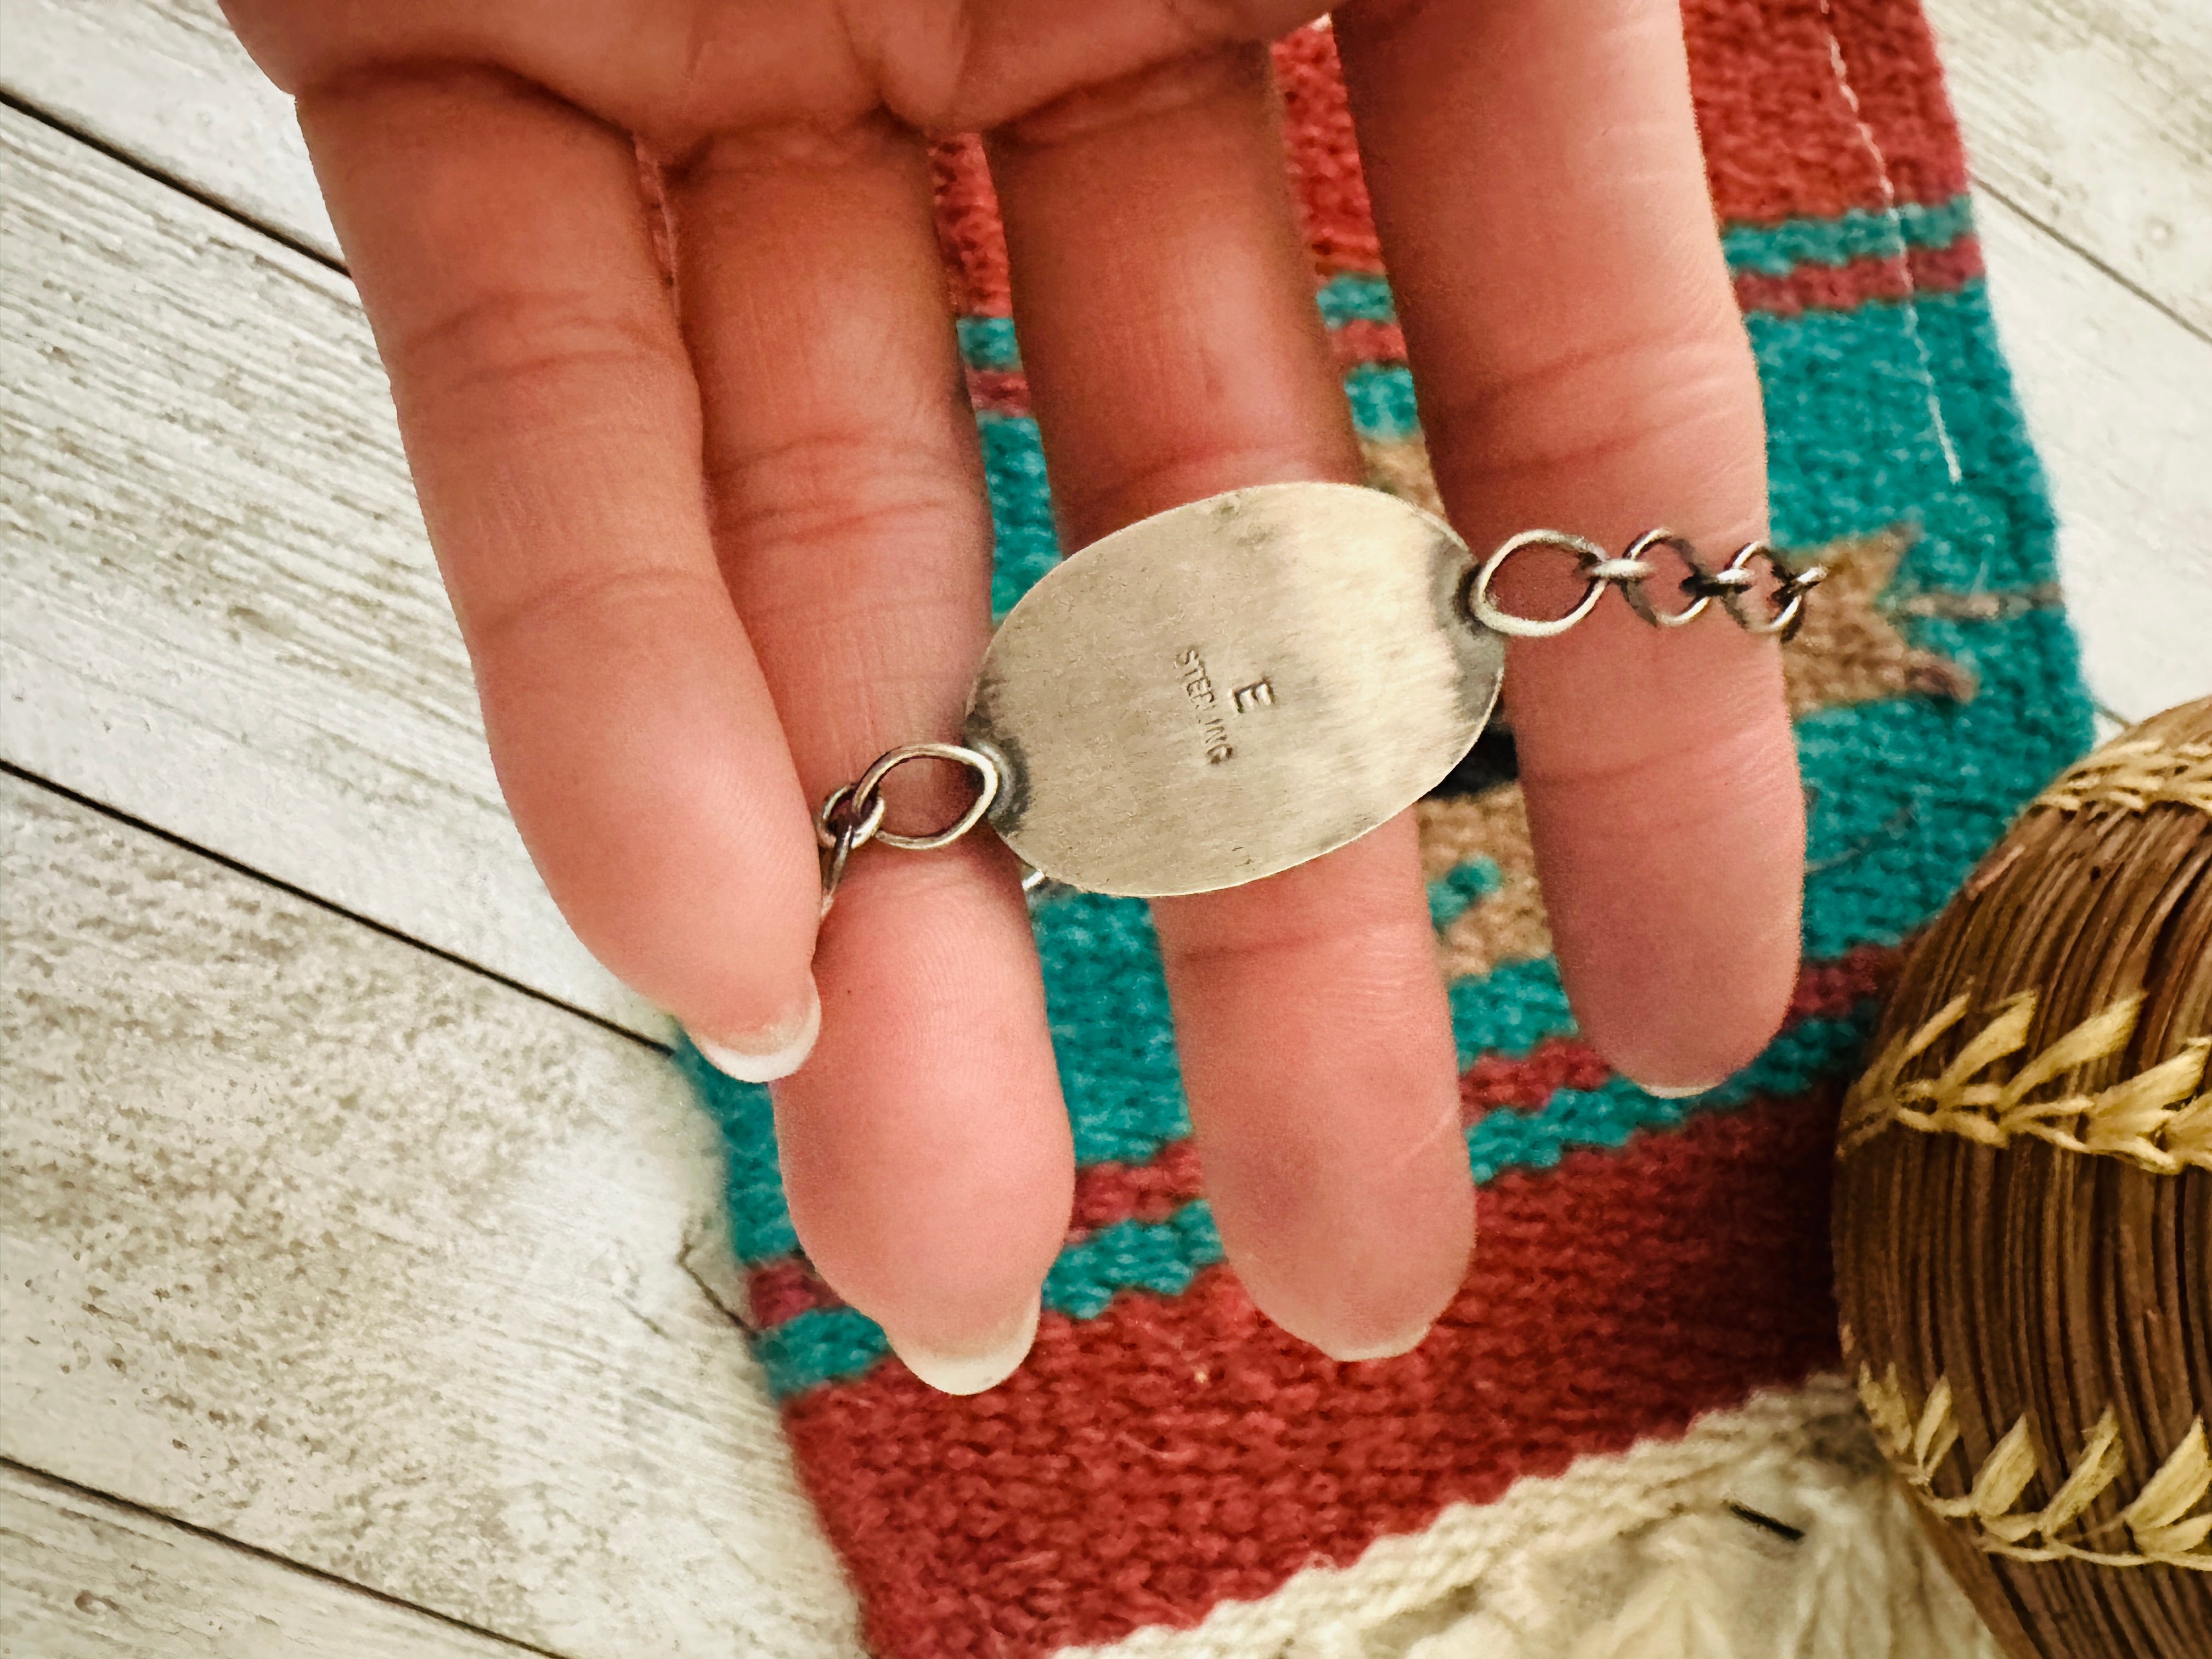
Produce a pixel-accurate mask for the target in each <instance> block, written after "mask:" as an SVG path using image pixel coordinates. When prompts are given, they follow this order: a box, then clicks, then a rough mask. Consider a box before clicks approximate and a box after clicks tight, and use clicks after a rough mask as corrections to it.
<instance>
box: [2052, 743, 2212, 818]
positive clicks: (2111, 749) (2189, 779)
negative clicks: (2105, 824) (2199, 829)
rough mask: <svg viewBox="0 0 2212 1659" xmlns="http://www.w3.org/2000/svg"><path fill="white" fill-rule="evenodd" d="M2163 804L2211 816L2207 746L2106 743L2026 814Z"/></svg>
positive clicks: (2210, 749)
mask: <svg viewBox="0 0 2212 1659" xmlns="http://www.w3.org/2000/svg"><path fill="white" fill-rule="evenodd" d="M2166 805H2172V806H2189V807H2194V808H2195V809H2196V810H2197V811H2199V812H2212V743H2183V744H2171V745H2169V744H2165V743H2163V742H2161V741H2160V740H2159V739H2158V738H2136V739H2135V740H2133V741H2122V742H2119V743H2108V744H2106V745H2105V746H2104V747H2103V748H2102V749H2100V750H2097V752H2096V753H2094V754H2093V755H2091V756H2090V757H2088V758H2087V759H2086V760H2084V761H2082V762H2081V763H2080V764H2078V765H2076V766H2075V767H2074V768H2073V769H2071V770H2070V771H2069V772H2068V773H2067V774H2066V775H2064V776H2063V777H2062V778H2060V779H2059V780H2058V781H2057V782H2056V783H2054V784H2052V785H2051V787H2050V788H2048V789H2046V790H2045V791H2044V792H2043V793H2041V794H2040V795H2038V796H2037V797H2036V798H2035V799H2034V800H2033V802H2032V803H2031V804H2030V805H2029V808H2028V810H2029V811H2039V810H2042V811H2055V812H2079V811H2082V810H2084V809H2085V808H2094V807H2099V806H2114V807H2118V808H2119V809H2120V810H2121V811H2124V812H2143V811H2149V810H2150V808H2152V807H2154V806H2166Z"/></svg>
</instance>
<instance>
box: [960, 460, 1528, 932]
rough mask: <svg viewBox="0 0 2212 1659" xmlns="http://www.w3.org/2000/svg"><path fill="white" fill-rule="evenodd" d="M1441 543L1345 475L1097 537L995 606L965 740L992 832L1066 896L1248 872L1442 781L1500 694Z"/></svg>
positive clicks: (1136, 890) (1451, 540)
mask: <svg viewBox="0 0 2212 1659" xmlns="http://www.w3.org/2000/svg"><path fill="white" fill-rule="evenodd" d="M1473 568H1474V561H1473V559H1472V558H1471V557H1470V556H1469V555H1468V550H1467V547H1466V544H1464V543H1462V541H1461V540H1460V539H1459V538H1458V537H1457V536H1455V535H1454V534H1453V533H1452V532H1451V530H1450V528H1449V526H1446V525H1444V524H1443V523H1442V522H1441V521H1439V520H1437V519H1434V518H1432V517H1431V516H1430V515H1429V514H1428V513H1424V512H1422V511H1420V509H1419V508H1418V507H1409V506H1407V504H1406V503H1405V502H1403V501H1399V500H1397V499H1395V497H1393V496H1389V495H1383V494H1381V493H1380V492H1378V491H1376V490H1371V489H1358V488H1356V487H1354V486H1352V485H1350V484H1318V483H1290V484H1264V485H1261V486H1258V487H1256V488H1254V489H1238V490H1232V491H1231V492H1230V493H1229V494H1227V495H1216V496H1213V497H1211V498H1210V499H1208V500H1206V501H1194V502H1192V503H1191V504H1190V505H1188V507H1176V508H1174V509H1172V510H1171V511H1170V512H1166V513H1159V514H1157V515H1156V516H1154V517H1152V518H1150V519H1146V520H1143V521H1142V522H1140V523H1138V524H1133V525H1131V526H1129V527H1128V528H1127V529H1126V530H1121V531H1117V532H1115V533H1114V534H1113V535H1111V536H1108V537H1106V538H1103V539H1102V540H1100V541H1097V542H1096V543H1093V544H1091V546H1090V547H1087V548H1085V550H1083V551H1081V552H1080V553H1078V554H1076V555H1075V556H1073V557H1072V558H1070V559H1068V560H1066V562H1064V563H1062V564H1060V566H1059V567H1058V568H1055V569H1054V570H1052V571H1051V572H1050V573H1048V574H1047V575H1046V576H1045V577H1044V578H1043V579H1042V580H1040V581H1039V582H1038V583H1037V584H1036V586H1035V587H1033V588H1031V589H1030V592H1028V593H1027V594H1026V595H1025V596H1024V598H1023V599H1022V601H1021V603H1020V604H1018V605H1016V606H1015V607H1014V608H1013V610H1012V611H1011V612H1009V613H1008V614H1007V617H1006V621H1005V622H1004V623H1001V624H1000V628H999V631H998V634H997V635H996V637H994V639H993V640H992V641H991V645H990V648H989V649H988V650H987V652H985V653H984V656H983V665H982V668H981V671H980V672H979V673H978V674H977V676H976V680H975V690H974V692H973V693H972V694H971V696H970V697H969V714H968V721H967V727H966V734H965V738H964V741H965V742H967V743H968V744H969V745H970V746H971V747H973V748H975V749H980V750H983V751H984V752H985V753H987V754H988V755H989V756H990V757H992V758H993V759H994V761H996V762H997V763H999V765H1000V768H1001V769H1002V771H1003V772H1004V775H1005V782H1004V785H1003V787H1001V788H1000V791H999V795H998V799H996V800H995V801H994V802H993V803H992V805H991V809H990V813H989V820H990V823H991V825H992V827H993V828H994V829H996V830H997V831H998V832H999V834H1000V836H1001V837H1003V838H1004V839H1005V841H1006V843H1007V844H1008V845H1009V846H1010V847H1012V848H1013V849H1014V851H1015V852H1016V853H1018V854H1020V855H1021V856H1022V857H1023V858H1024V860H1027V861H1028V862H1029V863H1030V865H1031V866H1034V867H1035V868H1036V869H1037V870H1040V871H1042V872H1044V873H1045V874H1046V875H1048V876H1050V877H1052V878H1054V879H1055V880H1057V881H1062V882H1065V883H1066V884H1069V885H1070V886H1073V887H1081V888H1087V889H1089V890H1091V891H1093V892H1101V893H1122V894H1128V895H1132V896H1138V897H1144V898H1158V897H1164V896H1167V895H1170V894H1175V893H1204V892H1211V891H1212V890H1215V889H1217V888H1222V887H1234V886H1237V885H1238V884H1240V883H1243V882H1248V881H1256V880H1258V879H1259V878H1261V877H1262V876H1270V875H1273V874H1274V873H1275V872H1277V871H1279V870H1287V869H1289V868H1290V867H1291V866H1293V865H1297V864H1303V863H1304V862H1305V861H1306V860H1309V859H1314V858H1318V857H1320V856H1321V855H1322V854H1323V853H1327V852H1329V851H1332V850H1334V848H1339V847H1341V846H1343V845H1344V844H1345V843H1346V842H1351V841H1355V840H1357V839H1358V837H1359V836H1364V835H1365V834H1366V833H1367V832H1368V831H1369V830H1370V829H1374V828H1376V826H1377V825H1379V824H1381V823H1385V822H1387V821H1388V820H1389V819H1390V818H1392V817H1395V816H1396V815H1397V814H1398V813H1400V812H1401V811H1404V810H1405V809H1406V808H1407V807H1408V806H1410V805H1413V802H1414V801H1416V800H1418V799H1420V797H1421V796H1422V795H1424V794H1425V793H1427V792H1428V791H1429V790H1430V789H1432V788H1434V787H1436V785H1437V783H1439V782H1441V781H1443V776H1444V775H1445V774H1446V773H1447V772H1449V771H1450V770H1451V769H1452V768H1453V767H1454V766H1455V765H1456V764H1457V763H1458V762H1459V761H1460V759H1461V757H1462V756H1464V755H1465V754H1466V753H1467V751H1468V750H1469V749H1470V748H1472V747H1473V746H1474V740H1475V738H1477V737H1479V736H1480V734H1481V732H1482V727H1483V725H1484V723H1485V722H1486V720H1488V719H1489V718H1490V711H1491V708H1492V704H1494V703H1495V702H1496V701H1497V697H1498V681H1499V680H1500V678H1502V677H1503V674H1504V663H1505V648H1504V640H1502V639H1501V638H1500V637H1499V636H1498V635H1496V634H1493V633H1492V632H1490V631H1489V630H1488V629H1484V628H1482V627H1480V625H1478V624H1477V623H1474V622H1472V621H1470V620H1468V617H1466V616H1465V614H1464V613H1463V612H1462V610H1461V609H1460V605H1459V593H1460V589H1461V586H1462V583H1463V582H1464V581H1465V580H1466V579H1467V577H1468V574H1469V573H1470V571H1471V570H1472V569H1473Z"/></svg>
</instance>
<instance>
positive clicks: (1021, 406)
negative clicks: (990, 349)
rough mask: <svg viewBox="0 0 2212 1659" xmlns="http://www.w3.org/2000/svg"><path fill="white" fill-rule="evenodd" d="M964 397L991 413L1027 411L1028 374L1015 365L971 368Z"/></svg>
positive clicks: (1015, 413) (1028, 399)
mask: <svg viewBox="0 0 2212 1659" xmlns="http://www.w3.org/2000/svg"><path fill="white" fill-rule="evenodd" d="M968 400H969V402H970V403H972V404H975V407H976V408H978V409H986V410H990V411H991V413H993V414H994V415H1026V414H1028V413H1029V412H1030V377H1029V376H1028V375H1026V374H1024V373H1022V371H1021V370H1020V369H1018V368H971V369H969V371H968Z"/></svg>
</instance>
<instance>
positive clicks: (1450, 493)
mask: <svg viewBox="0 0 2212 1659" xmlns="http://www.w3.org/2000/svg"><path fill="white" fill-rule="evenodd" d="M1336 28H1337V37H1338V42H1339V46H1340V52H1341V55H1342V58H1343V62H1344V70H1345V80H1346V86H1347V88H1349V90H1350V92H1351V94H1352V109H1353V113H1354V116H1355V118H1356V120H1357V122H1358V131H1359V142H1360V147H1361V150H1362V152H1363V154H1364V157H1365V159H1366V166H1367V177H1368V180H1369V185H1370V191H1371V192H1372V195H1373V197H1374V204H1375V217H1376V228H1377V230H1378V232H1379V233H1380V235H1381V238H1382V241H1383V252H1384V255H1385V258H1386V261H1387V263H1388V264H1389V269H1390V271H1391V276H1392V280H1393V283H1394V284H1395V288H1396V291H1397V295H1398V300H1399V307H1400V310H1401V320H1402V323H1403V325H1404V330H1405V336H1406V349H1407V357H1408V359H1409V360H1410V362H1411V363H1412V366H1413V374H1414V380H1415V383H1416V386H1418V388H1419V393H1420V412H1421V419H1422V423H1423V426H1424V427H1425V429H1426V432H1427V435H1428V441H1429V447H1430V452H1431V457H1432V459H1433V461H1434V464H1435V469H1436V477H1437V487H1438V489H1439V490H1440V492H1441V493H1442V495H1443V500H1444V502H1445V505H1446V507H1447V508H1448V509H1449V513H1450V515H1451V518H1452V520H1453V521H1454V523H1455V525H1456V526H1457V527H1458V528H1459V530H1460V532H1462V534H1463V535H1464V536H1465V537H1466V538H1467V539H1468V543H1469V544H1471V545H1472V546H1473V547H1474V549H1475V550H1476V553H1477V556H1481V555H1482V554H1484V553H1485V552H1486V550H1488V549H1490V548H1491V547H1492V546H1495V545H1496V544H1498V543H1499V542H1500V541H1502V540H1503V539H1504V538H1505V537H1507V536H1509V535H1510V534H1512V533H1514V532H1516V531H1521V530H1526V529H1530V528H1534V527H1540V526H1541V527H1544V528H1549V529H1557V530H1562V531H1568V532H1576V533H1579V534H1581V535H1583V536H1586V537H1589V538H1591V539H1593V540H1595V541H1596V542H1598V543H1600V544H1602V545H1604V546H1606V547H1607V548H1608V549H1611V550H1620V548H1622V547H1625V546H1626V544H1628V542H1629V541H1631V540H1632V538H1635V537H1636V536H1638V535H1639V534H1640V533H1642V532H1644V531H1646V530H1649V529H1651V528H1653V527H1655V526H1667V527H1668V528H1670V529H1673V530H1675V531H1678V532H1682V533H1684V534H1686V535H1687V536H1688V537H1689V538H1691V539H1692V541H1693V542H1695V543H1697V544H1699V546H1700V547H1701V548H1705V549H1707V550H1717V551H1718V552H1720V553H1721V554H1722V555H1723V556H1725V554H1726V553H1728V552H1729V551H1731V550H1734V549H1735V548H1736V547H1738V546H1740V545H1741V544H1743V543H1745V542H1747V541H1749V540H1753V539H1756V538H1761V537H1763V536H1764V534H1765V520H1766V494H1765V427H1764V422H1763V416H1762V414H1761V409H1760V401H1759V380H1758V375H1757V370H1756V367H1755V365H1754V362H1753V357H1752V354H1751V348H1750V344H1749V342H1748V340H1747V337H1746V336H1745V333H1744V330H1743V325H1742V322H1741V317H1740V315H1739V313H1738V312H1737V309H1736V307H1735V298H1734V295H1733V292H1732V290H1731V288H1730V285H1729V276H1728V270H1727V267H1726V264H1725V262H1724V260H1723V256H1722V253H1721V251H1720V248H1719V246H1718V239H1717V237H1716V236H1715V235H1714V234H1713V222H1712V210H1711V202H1710V199H1709V197H1708V195H1707V192H1706V188H1705V169H1704V161H1703V157H1702V155H1701V152H1700V150H1699V143H1698V136H1697V130H1696V125H1695V122H1694V118H1693V115H1692V106H1691V102H1690V88H1689V72H1688V68H1687V64H1686V60H1685V57H1684V50H1683V44H1682V33H1681V18H1680V12H1679V10H1678V9H1677V8H1676V5H1675V3H1674V0H1544V3H1528V0H1521V3H1509V4H1503V5H1490V6H1439V5H1389V4H1376V3H1370V5H1368V6H1365V7H1364V8H1362V9H1358V10H1353V11H1346V12H1344V13H1340V15H1339V17H1338V21H1337V26H1336ZM1570 571H1571V567H1570V568H1558V569H1554V570H1552V571H1550V572H1548V573H1547V572H1528V571H1522V572H1509V573H1508V574H1509V575H1510V576H1511V577H1512V578H1513V580H1512V581H1511V582H1510V583H1509V584H1506V585H1505V596H1506V599H1507V601H1508V603H1509V605H1510V606H1511V607H1512V608H1515V609H1517V610H1520V611H1523V612H1524V613H1526V614H1532V615H1557V614H1559V613H1560V612H1561V611H1565V609H1566V608H1567V605H1566V603H1563V602H1562V597H1563V596H1562V594H1561V592H1559V586H1562V585H1564V586H1565V587H1566V588H1567V589H1568V593H1567V595H1566V597H1567V598H1568V599H1571V593H1572V592H1576V591H1579V582H1578V581H1576V580H1571V576H1570ZM1506 696H1507V699H1508V704H1509V707H1510V711H1511V714H1512V720H1513V729H1514V735H1515V738H1516V743H1517V745H1518V749H1519V753H1520V757H1521V765H1522V779H1523V781H1524V784H1525V786H1526V792H1527V796H1528V817H1529V827H1530V830H1531V833H1532V836H1533V838H1534V847H1535V853H1536V860H1537V866H1538V871H1539V873H1540V875H1541V878H1542V880H1543V884H1544V893H1545V902H1546V906H1547V909H1548V911H1549V913H1550V918H1551V926H1552V933H1553V940H1554V943H1555V945H1556V947H1557V950H1558V954H1559V970H1560V975H1561V977H1562V979H1563V980H1564V981H1565V986H1566V988H1567V992H1568V994H1569V996H1570V997H1571V1000H1572V1001H1573V1004H1574V1007H1575V1012H1576V1015H1577V1018H1578V1020H1579V1021H1580V1023H1581V1024H1582V1026H1583V1030H1584V1032H1585V1033H1586V1034H1587V1036H1589V1040H1590V1042H1592V1043H1593V1044H1594V1045H1595V1047H1596V1048H1598V1049H1599V1051H1600V1052H1601V1053H1602V1054H1604V1055H1605V1056H1606V1057H1607V1060H1610V1061H1612V1063H1613V1065H1614V1066H1617V1067H1618V1068H1619V1069H1620V1071H1621V1072H1622V1073H1625V1074H1626V1075H1627V1076H1629V1077H1631V1078H1633V1079H1636V1080H1637V1081H1638V1082H1640V1083H1642V1084H1644V1085H1645V1086H1647V1087H1650V1088H1654V1089H1656V1090H1657V1091H1661V1092H1667V1093H1689V1092H1693V1091H1697V1090H1699V1089H1702V1088H1705V1087H1710V1086H1711V1085H1714V1084H1716V1083H1718V1082H1719V1081H1720V1080H1721V1079H1723V1078H1725V1077H1727V1076H1728V1075H1729V1073H1732V1072H1734V1071H1735V1070H1736V1069H1737V1068H1738V1067H1740V1066H1742V1065H1744V1064H1745V1063H1746V1062H1747V1061H1748V1060H1751V1059H1752V1057H1753V1055H1755V1054H1757V1053H1758V1052H1759V1048H1761V1047H1762V1046H1764V1044H1765V1042H1766V1041H1767V1039H1768V1038H1769V1037H1770V1036H1772V1035H1773V1032H1774V1030H1775V1029H1776V1028H1777V1026H1778V1024H1780V1021H1781V1018H1782V1016H1783V1013H1784V1009H1785V1008H1786V1006H1787V1005H1788V1001H1789V998H1790V987H1791V984H1792V981H1793V980H1794V978H1795V975H1796V963H1797V954H1798V914H1799V907H1800V902H1801V892H1802V882H1803V864H1804V804H1803V798H1802V792H1801V790H1800V788H1799V785H1798V781H1797V774H1796V757H1795V751H1794V749H1793V747H1792V744H1791V740H1790V726H1789V721H1788V716H1787V713H1786V710H1785V708H1784V701H1783V693H1782V667H1781V660H1780V654H1779V653H1778V650H1777V648H1776V647H1775V645H1774V644H1773V643H1772V641H1767V640H1760V639H1754V638H1751V637H1749V636H1747V635H1744V634H1742V633H1741V632H1740V631H1738V630H1737V629H1735V628H1732V627H1730V626H1729V625H1728V623H1726V622H1725V621H1724V620H1723V617H1721V616H1720V615H1717V614H1715V615H1710V616H1708V617H1705V618H1704V619H1703V620H1701V621H1700V622H1699V623H1696V624H1695V625H1693V626H1691V627H1687V628H1684V629H1680V630H1677V631H1672V632H1666V633H1662V632H1660V631H1658V630H1656V629H1650V628H1647V627H1645V626H1644V625H1643V624H1642V623H1639V622H1638V621H1637V620H1636V619H1635V618H1634V617H1633V616H1632V613H1631V612H1630V611H1629V610H1628V608H1627V607H1626V605H1622V604H1620V602H1619V601H1618V600H1617V599H1612V598H1610V597H1608V599H1607V602H1605V603H1603V604H1601V605H1599V606H1598V607H1597V609H1596V611H1595V612H1594V613H1593V614H1592V615H1591V617H1590V618H1589V621H1588V622H1587V623H1585V624H1584V625H1583V626H1582V627H1579V628H1577V629H1575V630H1574V631H1573V632H1572V633H1570V634H1566V635H1561V636H1559V637H1558V638H1556V639H1550V640H1533V641H1521V640H1516V641H1514V642H1513V647H1512V651H1511V655H1510V667H1509V670H1508V676H1507V683H1506Z"/></svg>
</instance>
